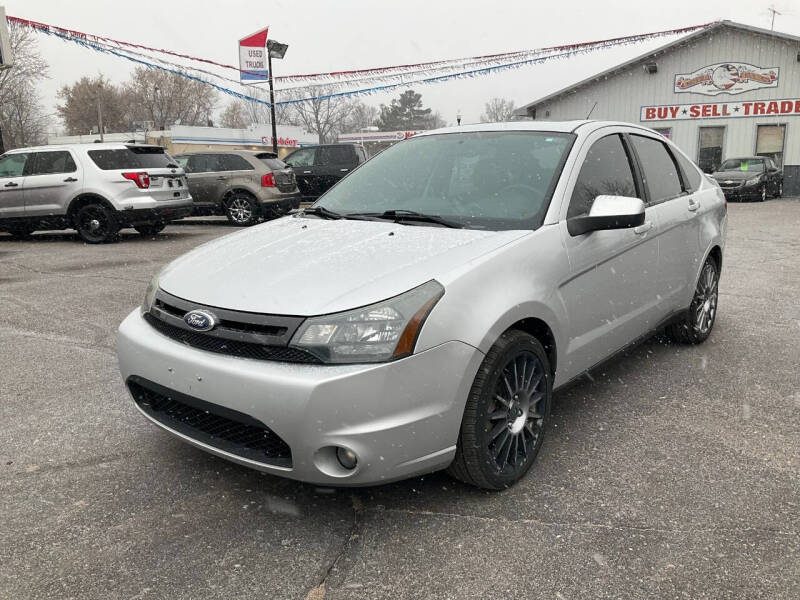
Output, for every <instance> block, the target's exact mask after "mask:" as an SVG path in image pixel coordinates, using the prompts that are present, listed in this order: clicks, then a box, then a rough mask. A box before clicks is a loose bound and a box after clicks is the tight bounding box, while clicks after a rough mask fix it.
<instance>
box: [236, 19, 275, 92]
mask: <svg viewBox="0 0 800 600" xmlns="http://www.w3.org/2000/svg"><path fill="white" fill-rule="evenodd" d="M267 33H269V27H265V28H264V29H262V30H261V31H256V32H255V33H254V34H252V35H248V36H247V37H243V38H242V39H240V40H239V70H240V73H239V75H240V81H266V80H267V79H269V71H268V70H267Z"/></svg>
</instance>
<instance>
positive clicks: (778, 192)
mask: <svg viewBox="0 0 800 600" xmlns="http://www.w3.org/2000/svg"><path fill="white" fill-rule="evenodd" d="M781 196H783V180H781V181H779V182H778V185H777V188H776V190H775V195H774V196H773V198H780V197H781Z"/></svg>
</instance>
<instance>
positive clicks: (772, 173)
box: [764, 158, 783, 195]
mask: <svg viewBox="0 0 800 600" xmlns="http://www.w3.org/2000/svg"><path fill="white" fill-rule="evenodd" d="M764 162H765V164H766V168H767V180H768V181H769V191H770V193H771V194H774V195H778V194H779V193H780V191H781V183H782V182H783V173H782V172H781V170H780V169H779V168H778V167H777V166H776V165H775V163H774V162H773V161H772V159H771V158H766V159H764Z"/></svg>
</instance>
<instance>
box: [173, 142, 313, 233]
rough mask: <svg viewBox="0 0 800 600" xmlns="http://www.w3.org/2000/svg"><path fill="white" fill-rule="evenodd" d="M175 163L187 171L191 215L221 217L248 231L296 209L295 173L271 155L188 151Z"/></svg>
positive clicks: (297, 203) (298, 199)
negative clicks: (261, 220) (263, 220)
mask: <svg viewBox="0 0 800 600" xmlns="http://www.w3.org/2000/svg"><path fill="white" fill-rule="evenodd" d="M175 160H177V161H178V164H180V165H181V166H182V167H183V168H184V169H185V170H186V176H187V178H188V179H189V190H190V191H191V192H192V197H193V198H194V214H195V215H225V216H226V217H228V220H229V221H230V222H231V223H233V224H234V225H241V226H247V225H254V224H255V223H257V222H258V221H259V220H260V219H261V218H267V219H272V218H275V217H280V216H281V215H285V214H286V213H288V212H289V211H290V210H292V209H293V208H297V207H298V206H300V195H299V192H298V190H297V184H296V182H295V178H294V173H292V170H291V169H289V168H288V167H287V166H286V164H285V163H283V162H282V161H280V160H278V158H277V157H276V155H275V154H273V153H272V152H258V151H251V150H226V151H224V152H223V151H219V150H217V151H213V152H212V151H209V152H192V153H187V154H178V155H176V156H175Z"/></svg>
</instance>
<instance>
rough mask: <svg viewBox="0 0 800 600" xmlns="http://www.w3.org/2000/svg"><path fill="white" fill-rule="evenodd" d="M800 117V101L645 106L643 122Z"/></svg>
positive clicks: (640, 118) (793, 99)
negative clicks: (782, 116)
mask: <svg viewBox="0 0 800 600" xmlns="http://www.w3.org/2000/svg"><path fill="white" fill-rule="evenodd" d="M781 115H784V116H785V115H789V116H792V115H795V116H797V115H800V98H788V99H785V100H764V101H748V102H710V103H700V104H667V105H662V106H642V108H641V112H640V115H639V120H640V121H679V120H687V119H733V118H739V117H769V116H781Z"/></svg>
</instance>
